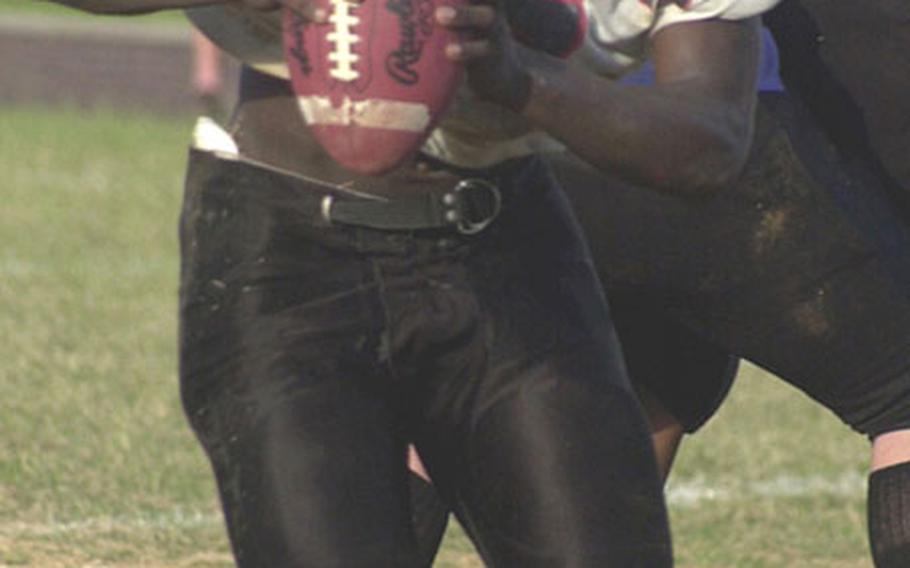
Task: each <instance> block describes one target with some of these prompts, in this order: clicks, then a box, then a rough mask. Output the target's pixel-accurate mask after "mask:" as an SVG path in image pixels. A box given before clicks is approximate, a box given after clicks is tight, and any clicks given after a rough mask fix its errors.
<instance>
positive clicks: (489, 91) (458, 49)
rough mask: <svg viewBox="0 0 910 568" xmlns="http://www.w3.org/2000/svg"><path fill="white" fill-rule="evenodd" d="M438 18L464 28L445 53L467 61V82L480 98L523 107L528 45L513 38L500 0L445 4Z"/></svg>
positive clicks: (527, 93)
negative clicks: (456, 40)
mask: <svg viewBox="0 0 910 568" xmlns="http://www.w3.org/2000/svg"><path fill="white" fill-rule="evenodd" d="M436 21H437V22H438V23H439V24H440V25H442V26H445V27H448V28H450V29H455V30H458V31H461V32H463V33H462V34H461V36H462V38H463V39H462V40H460V41H459V42H457V43H451V44H449V45H448V46H447V47H446V56H447V57H449V58H450V59H452V60H454V61H460V62H462V63H464V65H465V69H466V70H467V73H468V83H469V85H470V86H471V88H472V89H473V91H474V93H475V94H476V95H477V96H478V97H480V98H481V99H484V100H488V101H491V102H495V103H498V104H500V105H503V106H505V107H507V108H510V109H512V110H516V111H520V110H521V109H522V108H523V107H524V106H525V104H526V103H527V101H528V97H529V96H530V92H531V75H530V73H529V72H528V69H527V66H526V61H527V60H528V57H529V53H528V52H529V51H530V50H529V49H528V48H526V47H524V46H521V45H519V44H518V43H517V42H516V41H515V40H514V39H513V38H512V34H511V32H510V30H509V24H508V23H507V22H506V19H505V13H504V11H503V8H502V1H501V0H475V1H474V2H471V3H468V4H462V5H460V6H442V7H440V8H438V9H437V10H436Z"/></svg>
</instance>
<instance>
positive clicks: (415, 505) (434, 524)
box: [408, 472, 449, 568]
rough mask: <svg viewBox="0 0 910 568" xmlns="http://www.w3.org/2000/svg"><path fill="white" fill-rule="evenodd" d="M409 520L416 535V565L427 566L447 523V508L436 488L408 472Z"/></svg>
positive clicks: (434, 555)
mask: <svg viewBox="0 0 910 568" xmlns="http://www.w3.org/2000/svg"><path fill="white" fill-rule="evenodd" d="M408 483H409V485H410V488H411V521H412V522H413V525H414V533H415V535H416V536H417V555H418V557H419V559H420V561H419V564H418V566H419V567H421V568H429V567H430V566H432V565H433V559H434V558H436V553H437V552H438V551H439V544H440V543H441V542H442V537H443V536H444V535H445V532H446V526H447V525H448V524H449V508H448V506H447V505H446V504H445V502H444V501H443V500H442V499H441V498H440V497H439V494H438V493H437V492H436V488H435V487H433V485H432V484H430V483H427V481H426V480H425V479H423V478H422V477H420V476H419V475H417V474H415V473H414V472H411V473H410V479H409V481H408Z"/></svg>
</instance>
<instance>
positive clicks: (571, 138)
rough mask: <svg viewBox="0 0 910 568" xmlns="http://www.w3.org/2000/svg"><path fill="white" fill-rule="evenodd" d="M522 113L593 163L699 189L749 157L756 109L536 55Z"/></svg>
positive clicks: (725, 178) (647, 181)
mask: <svg viewBox="0 0 910 568" xmlns="http://www.w3.org/2000/svg"><path fill="white" fill-rule="evenodd" d="M531 58H532V59H533V61H532V62H531V65H530V74H531V81H530V89H529V92H528V98H527V102H526V104H525V105H524V108H523V110H522V112H523V114H524V115H525V116H526V117H527V118H529V119H530V120H531V121H533V122H534V123H535V124H537V125H538V126H539V127H540V128H542V129H543V130H545V131H547V132H549V133H550V134H551V135H552V136H554V137H555V138H557V139H558V140H560V141H561V142H563V143H564V144H565V145H566V146H567V147H568V148H569V149H570V150H572V151H573V152H574V153H576V154H577V155H578V156H579V157H581V158H583V159H584V160H586V161H588V162H589V163H590V164H591V165H593V166H595V167H597V168H599V169H601V170H603V171H606V172H614V173H616V174H618V175H620V176H622V177H624V178H625V179H628V180H630V181H633V182H636V183H641V184H644V185H647V186H650V187H653V188H655V189H659V190H663V191H667V192H671V193H675V194H679V195H701V194H706V193H710V192H712V191H714V190H717V189H720V188H722V187H723V186H725V185H727V184H728V183H729V182H730V181H731V180H732V179H733V178H734V177H735V176H736V175H738V173H739V171H740V170H741V168H742V166H743V164H744V163H745V160H746V157H747V154H748V150H749V146H750V139H751V130H752V113H751V112H744V111H743V109H742V108H741V107H740V106H736V105H733V104H728V103H726V102H724V101H722V100H716V99H714V98H711V97H708V96H705V95H704V94H703V93H702V92H700V91H699V89H698V88H697V86H693V85H690V84H685V83H680V84H671V85H659V84H658V85H652V86H647V87H637V86H627V85H621V84H617V83H615V82H613V81H610V80H608V79H604V78H601V77H597V76H594V75H591V74H589V73H585V72H583V71H579V70H576V69H572V68H570V67H569V66H567V65H566V64H565V63H563V62H562V61H558V60H554V59H551V58H547V57H545V56H538V55H532V56H531Z"/></svg>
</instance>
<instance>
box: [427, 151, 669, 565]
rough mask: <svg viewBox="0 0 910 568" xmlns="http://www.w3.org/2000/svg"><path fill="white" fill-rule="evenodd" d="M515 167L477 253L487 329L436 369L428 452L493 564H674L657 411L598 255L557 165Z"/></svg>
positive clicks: (481, 327) (434, 472)
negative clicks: (629, 372)
mask: <svg viewBox="0 0 910 568" xmlns="http://www.w3.org/2000/svg"><path fill="white" fill-rule="evenodd" d="M512 183H513V184H515V185H516V187H518V188H520V199H519V200H515V201H512V202H511V203H507V204H504V206H503V212H502V215H501V218H500V220H499V221H498V222H497V224H496V225H495V226H494V227H493V228H492V229H491V230H490V232H489V234H488V235H486V236H482V237H481V238H482V239H485V241H484V243H483V245H482V247H481V248H480V249H478V250H477V251H476V252H477V253H476V254H475V255H472V256H470V257H468V258H467V259H466V261H465V263H466V268H467V272H466V274H465V279H466V282H467V287H468V288H470V289H471V290H472V293H473V294H474V297H475V298H476V306H477V310H478V314H479V316H478V317H479V318H480V319H479V321H478V322H477V325H476V326H474V334H473V335H472V336H470V340H468V339H467V337H461V338H459V341H460V342H461V355H460V356H459V357H458V358H457V359H450V360H447V361H445V364H446V366H447V369H448V373H446V377H445V378H444V379H442V380H435V381H428V380H424V381H423V382H422V383H421V385H422V387H421V388H423V389H424V391H423V392H424V393H425V394H424V395H423V396H425V397H426V399H427V402H426V403H425V404H422V405H421V406H422V407H423V408H426V412H425V414H424V415H423V416H421V417H420V418H419V420H418V423H417V424H416V426H415V428H414V431H415V434H416V438H415V439H416V442H417V447H418V449H419V450H420V453H421V457H422V458H423V459H424V461H425V463H426V465H427V468H428V469H429V473H430V475H431V477H432V478H433V480H434V483H436V484H437V486H438V487H439V488H440V492H441V493H442V494H443V495H444V496H445V497H446V498H447V500H449V501H450V502H452V503H453V505H454V508H455V512H456V514H457V515H458V517H459V520H460V521H461V523H462V525H463V526H464V527H465V529H466V531H467V532H468V534H470V535H471V536H472V538H473V539H474V541H475V543H476V544H477V547H478V550H479V551H480V553H481V555H482V556H483V558H484V559H485V561H486V562H487V563H488V564H489V565H491V566H506V567H512V566H523V567H529V568H533V567H541V568H543V567H551V566H578V567H582V566H592V567H593V566H598V567H607V566H616V567H628V566H669V565H671V563H672V558H671V550H670V543H669V530H668V525H667V518H666V511H665V508H664V505H663V500H662V496H661V491H660V483H659V476H658V474H657V471H656V467H655V463H654V457H653V452H652V450H651V447H650V443H649V440H648V435H647V427H646V424H645V421H644V419H643V416H642V414H641V410H640V408H639V406H638V403H637V401H636V398H635V395H634V393H633V391H632V389H631V387H630V385H629V384H628V382H627V381H626V379H625V371H624V367H623V363H622V356H621V353H620V351H619V346H618V343H617V341H616V337H615V334H614V331H613V328H612V326H611V323H610V321H609V318H608V314H607V311H606V309H605V305H604V303H603V302H604V300H603V295H602V293H601V291H600V289H599V286H598V284H597V282H596V279H595V277H594V273H593V269H592V266H591V263H590V260H589V257H588V256H587V253H586V251H585V250H584V248H583V245H582V244H581V241H580V239H579V236H578V234H577V232H576V228H575V226H574V223H572V222H571V220H570V217H569V216H568V213H567V208H566V207H567V206H566V204H565V202H564V201H563V199H562V198H561V196H560V195H559V194H558V193H557V192H554V191H553V190H552V189H547V188H546V187H547V185H549V183H550V182H549V178H548V177H547V175H546V172H545V170H541V169H540V168H536V169H531V170H529V171H527V172H525V176H523V177H521V178H519V179H513V180H512ZM513 189H514V188H513ZM447 288H449V289H452V288H453V287H451V286H450V287H447ZM454 288H457V286H454ZM432 375H433V373H428V374H427V375H426V376H428V377H429V376H432Z"/></svg>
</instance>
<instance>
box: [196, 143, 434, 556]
mask: <svg viewBox="0 0 910 568" xmlns="http://www.w3.org/2000/svg"><path fill="white" fill-rule="evenodd" d="M298 185H300V184H298ZM305 191H306V188H304V187H298V186H297V185H295V186H293V187H291V186H290V185H289V182H287V181H286V179H285V178H284V177H283V176H277V175H273V174H266V173H264V171H261V170H258V169H254V168H250V167H249V166H244V165H243V164H241V163H239V162H234V161H222V160H217V159H216V158H214V157H213V156H211V155H204V154H197V155H195V156H194V157H193V159H192V163H191V167H190V173H189V175H188V190H187V195H186V201H185V206H184V210H183V215H182V223H181V241H182V252H183V263H182V278H181V391H182V395H183V401H184V405H185V409H186V411H187V415H188V417H189V420H190V422H191V424H192V425H193V427H194V430H195V431H196V433H197V435H198V437H199V439H200V441H201V442H202V444H203V446H204V447H205V449H206V451H207V453H208V456H209V458H210V459H211V462H212V466H213V470H214V472H215V475H216V478H217V481H218V488H219V493H220V496H221V501H222V505H223V508H224V515H225V520H226V522H227V527H228V532H229V536H230V540H231V543H232V546H233V549H234V553H235V556H236V559H237V563H238V565H239V566H241V567H243V568H298V567H299V566H319V567H337V568H356V567H362V568H373V567H384V568H400V567H409V566H413V565H414V562H415V560H416V558H415V544H414V538H413V534H412V531H411V525H410V518H409V508H408V497H409V496H408V487H407V481H406V479H407V478H406V476H407V472H406V468H405V463H404V457H405V445H404V438H403V436H402V434H401V428H400V423H399V420H398V417H397V415H396V413H395V412H393V410H392V408H393V399H394V398H395V397H394V396H393V395H392V394H391V389H388V388H384V386H388V385H389V381H388V376H386V375H385V374H384V372H383V369H384V367H383V366H382V365H381V364H378V363H377V361H376V358H377V357H378V355H377V353H378V352H379V351H380V349H379V347H378V346H379V342H380V339H379V337H378V335H379V332H380V331H381V329H382V325H381V323H378V322H377V319H376V317H375V315H374V314H381V313H382V309H381V307H380V306H379V302H378V301H377V300H376V298H375V297H374V296H373V295H372V292H371V290H372V288H371V287H370V286H368V285H367V284H366V283H365V278H364V275H365V274H369V273H370V269H369V266H366V265H363V264H361V263H359V261H356V260H352V257H354V256H355V255H353V254H352V255H338V254H336V253H335V252H333V251H335V250H340V249H339V248H337V247H336V248H335V249H333V248H331V247H327V246H323V245H322V243H321V241H319V239H320V238H321V237H320V235H321V233H320V231H328V229H316V228H314V227H312V226H307V225H306V224H305V223H306V221H302V219H304V218H305V215H303V214H302V212H301V209H300V208H296V205H297V199H298V196H299V195H301V192H305ZM292 210H293V211H296V212H297V213H296V214H294V215H288V214H287V213H288V211H292ZM343 243H344V240H343V239H338V242H336V243H334V244H336V245H338V246H339V247H340V246H342V245H343ZM339 256H340V257H341V258H339ZM371 306H372V307H373V308H374V309H372V310H371V309H370V307H371Z"/></svg>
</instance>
